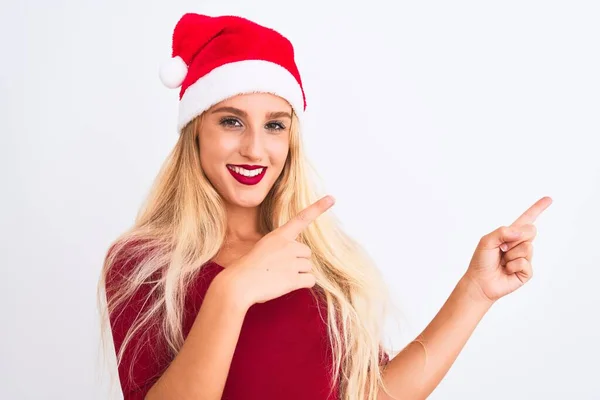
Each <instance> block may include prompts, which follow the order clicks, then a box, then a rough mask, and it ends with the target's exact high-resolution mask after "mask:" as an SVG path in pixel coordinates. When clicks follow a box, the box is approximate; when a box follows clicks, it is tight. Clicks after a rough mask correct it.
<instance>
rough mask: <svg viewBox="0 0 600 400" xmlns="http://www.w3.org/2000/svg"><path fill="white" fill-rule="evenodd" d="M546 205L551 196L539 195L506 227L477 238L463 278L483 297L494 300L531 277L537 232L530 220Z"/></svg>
mask: <svg viewBox="0 0 600 400" xmlns="http://www.w3.org/2000/svg"><path fill="white" fill-rule="evenodd" d="M550 204H552V199H551V198H550V197H543V198H541V199H540V200H538V201H537V202H536V203H535V204H534V205H533V206H531V207H530V208H529V209H528V210H527V211H525V212H524V213H523V214H522V215H521V216H520V217H519V218H517V220H516V221H515V222H513V223H512V224H511V225H510V226H502V227H500V228H498V229H496V230H495V231H493V232H491V233H489V234H487V235H485V236H483V237H482V238H481V240H480V241H479V244H478V246H477V248H476V249H475V253H474V254H473V258H472V259H471V263H470V264H469V268H468V269H467V272H466V273H465V276H464V278H466V279H467V281H469V282H470V283H472V284H474V285H475V286H476V288H477V292H478V293H479V294H481V295H482V297H483V300H485V301H491V302H494V301H496V300H498V299H499V298H501V297H503V296H506V295H507V294H509V293H512V292H514V291H515V290H517V289H518V288H520V287H521V286H523V285H524V284H525V283H526V282H527V281H529V280H530V279H531V277H532V274H533V270H532V267H531V258H532V256H533V240H534V238H535V236H536V234H537V230H536V227H535V225H534V222H535V220H536V219H537V217H538V216H539V215H540V214H541V213H542V212H543V211H544V210H545V209H546V208H548V207H549V206H550ZM519 233H520V235H519Z"/></svg>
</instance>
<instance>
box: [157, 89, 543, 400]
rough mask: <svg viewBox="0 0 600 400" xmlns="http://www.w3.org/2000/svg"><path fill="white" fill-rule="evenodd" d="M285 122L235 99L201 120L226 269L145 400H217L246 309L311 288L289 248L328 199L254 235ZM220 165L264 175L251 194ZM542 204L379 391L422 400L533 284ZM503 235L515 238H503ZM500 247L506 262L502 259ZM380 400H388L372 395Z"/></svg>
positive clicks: (488, 246)
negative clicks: (483, 327) (219, 205)
mask: <svg viewBox="0 0 600 400" xmlns="http://www.w3.org/2000/svg"><path fill="white" fill-rule="evenodd" d="M219 109H220V110H221V111H215V110H219ZM290 113H291V107H290V106H289V104H288V103H287V102H286V101H285V100H283V99H281V98H279V97H276V96H273V95H270V94H247V95H240V96H236V97H234V98H231V99H229V100H227V101H225V102H222V103H220V104H217V105H216V106H214V107H213V108H212V109H211V110H209V111H207V113H206V118H205V122H204V123H203V125H202V129H201V132H199V133H198V140H199V143H200V157H201V163H202V168H203V170H204V171H205V173H206V175H207V177H208V178H209V180H210V181H211V183H212V184H213V185H214V186H215V187H216V188H217V190H218V191H219V193H220V194H221V196H222V197H223V199H224V200H225V202H226V205H227V206H226V208H227V239H226V244H225V246H224V247H223V248H222V249H221V251H220V252H219V254H218V255H217V257H215V259H214V261H216V262H217V263H219V264H220V265H222V266H224V267H225V269H224V271H222V272H221V273H220V274H219V275H217V277H216V278H215V279H214V280H213V282H212V283H211V285H210V287H209V289H208V292H207V294H206V297H205V299H204V302H203V304H202V307H201V309H200V311H199V312H198V315H197V317H196V320H195V322H194V324H193V326H192V328H191V330H190V333H189V335H188V337H187V338H186V341H185V343H184V345H183V347H182V349H181V351H180V352H179V354H178V355H177V356H176V357H175V359H174V360H173V362H172V363H171V365H170V366H169V368H168V369H167V370H166V372H165V373H164V374H163V375H162V376H161V378H160V379H159V380H158V382H157V383H156V384H155V385H154V386H153V387H152V388H151V389H150V391H149V392H148V394H147V396H146V398H147V399H150V400H153V399H171V398H177V399H182V400H185V399H194V400H197V399H206V400H217V399H220V398H221V395H222V393H223V389H224V386H225V381H226V378H227V374H228V371H229V367H230V364H231V360H232V357H233V353H234V350H235V346H236V344H237V340H238V337H239V334H240V330H241V326H242V322H243V319H244V316H245V314H246V312H247V310H248V309H249V308H250V306H252V305H253V304H256V303H261V302H265V301H268V300H270V299H274V298H277V297H280V296H282V295H284V294H286V293H288V292H290V291H293V290H297V289H300V288H310V287H312V286H314V285H315V278H314V276H313V275H312V273H311V268H312V266H311V263H310V255H311V250H310V248H308V247H307V246H305V245H303V244H301V243H299V242H296V240H295V239H296V238H297V236H298V235H299V234H300V233H301V232H302V231H303V230H304V229H306V227H307V226H309V225H310V224H311V223H312V222H313V221H315V220H316V219H317V218H318V217H319V216H320V215H322V214H323V213H325V212H326V211H327V210H329V209H330V208H331V207H332V206H333V205H334V203H335V200H334V199H333V198H332V197H331V196H325V197H323V198H322V199H320V200H318V201H317V202H315V203H314V204H312V205H310V206H309V207H308V208H306V209H305V210H303V211H302V212H300V213H299V215H297V216H296V217H294V218H293V219H291V220H290V221H289V222H288V223H286V224H285V225H283V226H282V227H280V228H278V229H276V230H274V231H272V232H270V233H268V234H266V235H264V234H262V233H260V232H259V230H258V206H259V205H260V203H261V202H262V201H263V199H264V198H265V197H266V195H267V193H268V191H269V190H270V188H271V187H272V185H273V183H274V182H275V180H276V179H277V177H278V176H279V174H280V173H281V171H282V170H283V167H284V164H285V159H286V157H287V155H288V151H289V126H290V123H291V118H290V117H289V115H290ZM228 164H250V165H261V166H265V167H267V173H266V175H265V177H264V178H263V180H262V181H261V182H260V183H259V184H257V185H254V186H245V185H242V184H240V183H239V182H237V181H235V180H234V179H233V177H231V175H230V174H229V172H228V171H227V170H226V168H227V165H228ZM550 203H551V199H550V198H548V197H545V198H542V199H541V200H540V201H538V202H537V203H536V204H534V205H533V206H532V207H531V208H530V209H529V210H527V211H526V212H525V213H524V214H523V215H522V216H521V217H519V218H518V219H517V220H516V221H515V222H514V223H513V224H512V225H511V226H510V227H503V228H499V229H497V230H495V231H494V232H492V233H490V234H488V235H486V236H484V237H483V238H482V239H481V241H480V243H479V245H478V246H477V249H476V250H475V253H474V255H473V258H472V260H471V263H470V265H469V267H468V269H467V271H466V273H465V274H464V276H463V278H462V279H461V280H460V281H459V283H458V285H457V286H456V288H455V290H454V291H453V292H452V294H451V295H450V297H449V298H448V300H447V302H446V303H445V304H444V306H443V307H442V308H441V310H440V312H439V313H438V314H437V315H436V317H435V318H434V319H433V320H432V322H431V323H430V324H429V325H428V326H427V328H425V330H424V331H423V333H422V334H421V335H420V336H419V338H418V340H419V342H420V343H417V341H415V342H412V343H411V344H409V345H408V346H407V347H406V348H405V349H404V350H403V351H401V352H400V353H399V354H397V355H396V356H395V357H394V358H393V359H392V360H390V362H389V364H388V366H387V368H386V369H385V371H384V381H385V383H386V385H387V387H388V389H389V391H390V393H391V394H392V395H394V397H396V398H398V399H424V398H426V397H427V396H428V395H429V394H430V393H431V392H432V391H433V389H434V388H435V387H436V386H437V385H438V384H439V382H440V381H441V379H442V378H443V376H444V375H445V374H446V372H447V371H448V369H449V368H450V366H451V365H452V363H453V362H454V360H455V359H456V357H457V356H458V354H459V352H460V351H461V349H462V348H463V346H464V344H465V343H466V341H467V340H468V338H469V336H470V335H471V333H472V331H473V330H474V329H475V327H476V325H477V324H478V322H479V320H480V319H481V318H482V317H483V315H484V314H485V313H486V312H487V310H489V308H490V307H491V305H492V304H493V303H494V302H495V301H496V300H498V299H499V298H501V297H502V296H504V295H506V294H508V293H510V292H512V291H514V290H516V289H517V288H518V287H520V286H521V285H523V284H524V283H525V282H527V280H529V279H530V278H531V274H532V269H531V256H532V246H531V242H532V241H533V239H534V238H535V235H536V231H535V227H534V225H533V223H534V222H535V219H536V218H537V217H538V216H539V214H541V212H542V211H543V210H544V209H545V208H547V207H548V206H549V205H550ZM248 221H254V222H255V223H253V224H248ZM510 228H514V229H517V230H520V231H522V232H523V233H522V236H520V237H516V236H511V235H510V234H509V233H508V232H509V229H510ZM504 243H506V244H507V245H508V249H506V251H505V252H504V251H503V250H501V249H500V246H501V245H502V244H504ZM424 349H426V355H427V356H426V357H425V353H424ZM206 365H210V366H211V368H205V366H206ZM379 399H381V400H383V399H390V397H388V396H386V395H385V394H384V393H380V394H379Z"/></svg>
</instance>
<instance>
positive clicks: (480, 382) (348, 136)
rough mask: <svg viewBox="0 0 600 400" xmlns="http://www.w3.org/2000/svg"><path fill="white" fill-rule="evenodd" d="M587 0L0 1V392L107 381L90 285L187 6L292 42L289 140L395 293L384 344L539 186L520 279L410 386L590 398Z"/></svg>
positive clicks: (154, 155)
mask: <svg viewBox="0 0 600 400" xmlns="http://www.w3.org/2000/svg"><path fill="white" fill-rule="evenodd" d="M352 3H353V4H354V5H352ZM596 4H597V3H596V2H593V1H588V2H584V1H523V0H519V1H503V2H482V1H452V2H444V1H438V2H416V1H414V2H393V1H388V0H371V1H369V2H358V1H357V2H348V1H344V2H341V1H339V2H337V3H336V2H333V1H319V2H314V3H310V2H295V3H293V4H290V2H285V1H278V2H275V1H272V2H267V1H232V0H219V1H217V0H214V1H177V2H173V1H137V2H133V1H127V2H124V1H114V0H113V1H102V2H100V1H91V0H86V1H82V0H78V1H75V0H72V1H58V0H54V1H42V0H38V1H33V0H29V1H15V0H13V1H9V2H7V1H3V2H2V6H1V7H0V46H1V50H2V56H1V57H2V62H1V63H0V149H1V150H0V151H1V154H0V156H1V158H0V160H1V163H2V165H1V168H0V174H1V178H2V179H1V181H0V182H1V187H2V196H1V197H0V199H1V202H2V207H0V210H1V211H0V218H1V219H0V226H1V227H2V228H1V232H0V233H1V235H2V237H1V242H0V243H1V246H2V247H1V248H0V250H1V251H2V263H1V266H2V279H1V281H0V282H1V283H0V285H1V286H0V289H1V290H0V296H1V298H0V300H1V301H0V315H1V320H2V327H1V329H0V335H1V336H0V380H1V384H0V398H2V399H106V398H108V397H109V394H108V393H109V379H108V375H107V372H108V370H109V369H110V366H109V367H104V368H103V367H102V365H103V364H102V363H101V362H99V361H98V360H99V355H98V339H99V333H98V327H99V325H98V317H97V312H96V302H95V295H96V292H95V290H96V283H97V279H98V276H99V272H100V268H101V263H102V259H103V256H104V254H105V251H106V249H107V246H108V245H109V243H110V242H111V241H112V240H113V239H114V238H115V237H116V236H117V235H118V234H119V233H121V232H122V231H123V230H124V229H126V228H127V227H128V226H129V225H130V224H131V223H132V221H133V218H134V216H135V213H136V212H137V208H138V206H139V205H140V204H141V202H142V200H143V198H144V196H145V195H146V193H147V190H148V188H149V186H150V184H151V182H152V180H153V178H154V176H155V174H156V172H157V171H158V169H159V167H160V165H161V163H162V161H163V160H164V158H165V157H166V155H167V154H168V153H169V151H170V149H171V148H172V146H173V145H174V143H175V140H176V132H175V123H176V112H177V90H169V89H166V88H165V87H164V86H162V84H161V83H160V81H159V79H158V75H157V70H158V65H159V64H160V63H161V62H162V61H164V60H165V59H166V58H168V57H169V56H170V40H171V33H172V29H173V27H174V25H175V23H176V22H177V19H178V18H179V17H180V16H181V15H182V14H183V13H184V12H188V11H190V12H198V13H206V14H209V15H216V14H225V13H226V14H238V15H242V16H245V17H248V18H250V19H254V20H255V21H257V22H259V23H263V24H266V25H269V26H271V27H273V28H276V29H277V30H279V31H280V32H282V33H283V34H284V35H286V36H288V37H289V38H290V39H291V40H292V41H293V43H294V44H295V47H296V52H297V62H298V65H299V68H300V70H301V73H302V75H303V79H304V82H305V89H306V92H307V96H308V110H307V113H308V114H307V123H306V126H307V129H306V130H305V132H304V137H305V141H306V143H307V146H308V152H309V157H310V158H311V159H312V161H313V162H314V163H315V164H316V166H317V168H318V170H319V171H320V173H321V175H322V178H323V182H324V183H325V185H326V188H327V189H328V192H329V193H331V194H333V195H334V196H335V197H336V198H337V204H336V206H335V208H334V210H335V211H334V212H335V213H336V215H338V216H339V217H340V219H341V220H342V221H343V223H344V226H345V228H346V229H347V230H348V232H350V233H351V234H352V235H353V236H354V237H356V238H357V239H358V240H360V241H361V243H363V245H364V246H365V247H366V248H367V250H368V251H369V252H370V254H371V255H372V256H373V257H374V258H375V259H376V261H377V262H378V263H379V266H380V268H381V270H382V271H383V273H384V274H385V276H386V280H387V282H388V283H389V285H390V287H391V289H392V290H393V292H394V294H395V299H396V303H397V305H398V308H399V309H400V312H401V313H402V318H401V320H400V321H399V322H398V324H399V325H398V326H396V325H392V324H390V327H389V338H390V344H391V345H393V347H394V351H397V350H399V349H400V348H401V347H402V346H403V345H404V344H405V343H406V342H407V341H408V340H410V339H411V338H412V337H414V336H415V335H416V334H418V333H419V332H420V331H421V330H422V329H423V328H424V327H425V325H426V324H427V323H428V322H429V321H430V320H431V319H432V318H433V317H434V315H435V313H436V312H437V311H438V310H439V308H440V307H441V305H442V304H443V302H444V301H445V300H446V298H447V296H448V295H449V293H450V291H451V290H452V288H453V287H454V285H455V284H456V282H457V280H458V279H459V277H460V276H461V274H462V273H463V272H464V271H465V269H466V267H467V265H468V263H469V260H470V257H471V255H472V252H473V250H474V249H475V246H476V244H477V242H478V240H479V238H480V237H481V236H483V235H484V234H486V233H488V232H490V231H492V230H494V229H496V228H497V227H499V226H500V225H507V224H510V223H512V221H513V220H514V219H515V218H517V217H518V216H519V215H520V214H521V213H522V212H523V211H524V210H525V209H526V208H527V207H529V206H530V205H531V204H533V203H534V202H535V201H536V200H538V199H539V198H541V197H542V196H546V195H548V196H551V197H552V198H553V200H554V203H553V204H552V206H551V207H550V208H549V209H548V210H546V212H545V213H544V214H543V215H542V216H541V217H540V219H538V223H537V227H538V237H537V238H536V240H535V253H534V254H535V255H534V259H533V266H534V270H535V276H534V278H533V280H532V281H531V282H530V283H529V284H527V285H526V286H525V287H524V288H522V289H520V290H519V291H517V292H516V293H514V294H512V295H510V296H508V297H506V298H504V299H502V300H501V301H499V302H498V303H497V304H496V305H495V306H494V307H493V308H492V310H491V311H490V312H489V313H488V314H487V315H486V316H485V318H484V319H483V321H482V322H481V324H480V325H479V326H478V328H477V329H476V331H475V333H474V335H473V336H472V338H471V340H470V341H469V343H468V344H467V346H466V347H465V349H464V351H463V352H462V353H461V355H460V356H459V358H458V360H457V361H456V363H455V364H454V366H453V368H452V369H451V370H450V372H449V373H448V375H447V376H446V377H445V379H444V380H443V382H442V383H441V385H440V386H439V387H438V389H437V390H436V391H435V392H434V394H433V395H432V396H431V397H430V398H432V399H507V398H510V399H565V398H569V399H600V388H599V387H598V380H597V379H598V374H599V373H600V368H599V367H598V365H599V364H598V362H599V358H600V345H599V343H598V342H599V339H600V327H599V325H598V320H599V314H600V312H599V311H598V309H599V306H600V296H599V294H598V292H599V291H600V290H599V287H598V281H599V280H600V272H599V267H600V262H599V258H598V248H599V247H600V245H599V244H598V239H599V238H600V234H599V233H598V224H599V222H600V213H599V212H598V207H599V205H600V184H599V180H600V156H599V155H598V153H599V150H600V145H599V134H600V118H599V115H598V114H599V110H600V78H599V75H600V74H599V72H598V71H600V56H599V49H600V44H599V41H600V24H599V23H598V21H599V20H600V12H599V10H598V6H597V5H596ZM109 362H110V357H109Z"/></svg>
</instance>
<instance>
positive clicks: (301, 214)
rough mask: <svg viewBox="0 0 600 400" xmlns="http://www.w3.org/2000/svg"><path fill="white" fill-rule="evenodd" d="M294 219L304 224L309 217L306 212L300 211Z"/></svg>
mask: <svg viewBox="0 0 600 400" xmlns="http://www.w3.org/2000/svg"><path fill="white" fill-rule="evenodd" d="M296 218H297V219H298V220H300V221H302V222H306V221H308V220H309V215H308V211H306V210H302V211H300V212H299V213H298V215H296Z"/></svg>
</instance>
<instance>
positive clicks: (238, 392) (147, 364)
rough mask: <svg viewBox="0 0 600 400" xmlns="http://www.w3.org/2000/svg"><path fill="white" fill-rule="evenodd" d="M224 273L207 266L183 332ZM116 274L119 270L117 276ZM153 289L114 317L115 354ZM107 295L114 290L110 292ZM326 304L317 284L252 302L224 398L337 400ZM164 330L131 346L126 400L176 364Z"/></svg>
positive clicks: (125, 364)
mask: <svg viewBox="0 0 600 400" xmlns="http://www.w3.org/2000/svg"><path fill="white" fill-rule="evenodd" d="M126 269H127V268H125V267H121V268H119V267H118V266H117V268H116V269H115V270H114V271H116V272H117V274H118V272H119V271H126ZM222 270H223V267H221V266H220V265H218V264H216V263H208V264H207V265H205V267H204V269H203V270H202V271H201V273H200V274H199V276H198V279H197V280H196V281H195V282H194V283H193V284H192V286H191V290H190V295H189V296H188V297H187V300H186V309H185V317H184V321H183V332H184V337H185V336H187V334H188V333H189V330H190V328H191V326H192V324H193V322H194V318H195V316H196V314H197V312H198V310H199V309H200V305H201V304H202V300H203V298H204V296H205V294H206V291H207V289H208V286H209V285H210V282H211V281H212V279H213V278H214V277H215V276H216V275H217V274H218V273H219V272H221V271H222ZM121 276H123V275H121ZM116 277H117V276H116V275H115V274H114V273H113V276H112V278H116ZM110 282H111V280H109V279H107V288H110V286H109V283H110ZM146 293H147V292H146ZM146 293H144V291H143V290H140V292H139V293H137V294H136V296H134V298H133V299H132V301H131V302H129V303H128V304H127V305H126V306H124V307H123V308H122V309H121V310H118V311H117V312H115V313H113V314H112V315H111V318H110V321H111V328H112V334H113V340H114V344H115V349H116V351H118V350H119V348H120V346H121V344H122V342H123V339H124V337H125V334H126V331H127V329H128V328H129V327H130V325H131V323H132V322H133V320H134V318H135V316H136V315H138V313H139V311H140V310H141V308H142V307H143V298H144V295H145V294H146ZM107 295H110V290H108V291H107ZM322 303H323V302H317V301H316V299H315V296H313V294H312V293H311V290H310V289H300V290H296V291H293V292H290V293H288V294H286V295H284V296H281V297H279V298H276V299H273V300H271V301H268V302H266V303H260V304H255V305H253V306H252V307H250V309H249V310H248V312H247V314H246V316H245V319H244V322H243V325H242V329H241V332H240V336H239V340H238V343H237V345H236V349H235V352H234V355H233V359H232V362H231V366H230V369H229V374H228V376H227V381H226V384H225V388H224V392H223V396H222V399H223V400H242V399H243V400H254V399H256V400H258V399H260V400H276V399H277V400H281V399H286V400H295V399H298V400H307V399H310V400H337V399H338V398H339V394H338V388H337V385H335V386H334V387H333V388H332V387H331V380H330V378H331V375H330V374H331V372H330V367H331V364H332V355H331V348H330V346H329V339H328V334H327V326H326V322H325V321H326V320H327V314H326V304H322ZM319 309H320V311H321V314H322V315H321V314H320V313H319ZM322 318H324V319H322ZM157 332H158V330H157V328H156V327H150V328H149V329H145V330H144V332H143V333H141V334H139V335H136V336H135V337H134V339H133V340H132V341H131V342H130V343H129V346H131V347H129V346H128V348H129V349H130V350H131V351H126V353H125V356H124V358H123V361H122V363H121V365H120V366H119V368H118V372H119V378H120V382H121V388H122V391H123V395H124V400H138V399H139V400H141V399H143V398H144V396H145V395H146V393H147V392H148V390H149V389H150V387H152V385H153V384H154V383H155V382H156V380H157V379H158V378H159V377H160V375H161V374H162V373H163V371H164V370H165V369H166V368H167V367H168V366H169V363H170V361H171V359H170V358H169V357H168V356H166V354H165V353H164V352H162V351H161V350H160V349H161V348H162V347H161V346H160V345H159V344H158V342H157V340H156V338H157V336H158V335H156V333H157ZM139 343H143V346H142V347H141V349H140V350H139V352H138V353H137V354H136V359H135V362H134V361H133V360H132V356H133V351H134V350H135V348H136V346H137V345H138V344H139ZM382 361H383V362H385V361H387V354H385V353H384V354H383V358H382ZM132 364H133V368H132V372H131V375H129V374H130V372H129V371H130V369H131V367H132ZM207 368H210V366H207Z"/></svg>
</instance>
